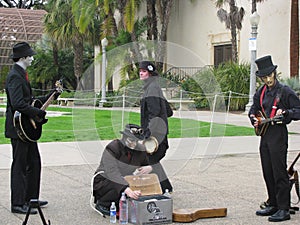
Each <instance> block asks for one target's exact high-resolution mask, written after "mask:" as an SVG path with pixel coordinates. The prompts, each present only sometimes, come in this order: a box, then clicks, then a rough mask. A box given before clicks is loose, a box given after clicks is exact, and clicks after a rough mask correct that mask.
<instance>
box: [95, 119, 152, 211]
mask: <svg viewBox="0 0 300 225" xmlns="http://www.w3.org/2000/svg"><path fill="white" fill-rule="evenodd" d="M121 133H122V134H123V135H122V138H121V139H115V140H113V141H111V142H110V143H109V144H108V145H107V146H106V147H105V149H104V152H103V155H102V158H101V162H100V165H99V167H98V168H97V170H96V172H95V176H94V182H93V195H94V202H95V203H96V206H95V207H96V209H97V210H98V211H100V212H101V213H102V214H104V215H109V207H110V205H111V202H115V203H116V207H117V211H118V208H119V199H120V197H121V194H122V192H125V194H126V195H127V196H128V197H130V198H133V199H137V198H138V197H139V196H140V195H141V192H140V191H133V190H131V189H130V188H129V185H128V183H127V181H126V180H125V179H124V176H126V175H132V174H133V173H134V172H135V171H138V174H148V173H150V172H151V171H152V167H151V166H149V161H148V157H147V154H146V149H145V147H144V145H142V144H140V143H138V141H139V140H143V139H144V137H143V135H142V130H141V128H140V127H139V126H137V125H133V124H128V125H126V127H125V129H124V131H121ZM138 174H135V175H138Z"/></svg>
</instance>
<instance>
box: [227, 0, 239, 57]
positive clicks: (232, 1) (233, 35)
mask: <svg viewBox="0 0 300 225" xmlns="http://www.w3.org/2000/svg"><path fill="white" fill-rule="evenodd" d="M229 5H230V23H231V28H230V30H231V44H232V61H233V62H237V61H238V57H237V43H236V21H235V20H234V14H235V13H237V12H235V11H236V10H237V7H236V6H235V0H230V3H229Z"/></svg>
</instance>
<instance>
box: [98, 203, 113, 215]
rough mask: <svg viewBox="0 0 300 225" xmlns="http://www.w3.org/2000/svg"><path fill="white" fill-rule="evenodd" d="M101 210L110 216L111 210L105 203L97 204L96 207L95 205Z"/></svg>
mask: <svg viewBox="0 0 300 225" xmlns="http://www.w3.org/2000/svg"><path fill="white" fill-rule="evenodd" d="M95 208H96V209H97V210H98V211H99V212H101V213H102V214H103V215H106V216H109V215H110V211H109V208H107V207H105V206H103V205H100V204H99V203H97V204H96V207H95Z"/></svg>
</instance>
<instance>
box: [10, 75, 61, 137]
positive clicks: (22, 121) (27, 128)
mask: <svg viewBox="0 0 300 225" xmlns="http://www.w3.org/2000/svg"><path fill="white" fill-rule="evenodd" d="M55 86H56V89H55V90H54V92H53V93H52V94H51V95H50V97H49V98H48V99H47V101H46V102H45V103H44V104H43V103H42V102H41V101H40V100H39V99H35V100H34V101H33V102H32V104H31V105H32V106H33V107H36V108H39V109H42V110H46V108H47V107H48V106H49V105H50V103H51V102H52V100H53V99H54V96H55V94H57V93H59V94H60V93H62V91H63V89H62V81H61V80H59V81H56V83H55ZM46 122H47V119H45V118H39V117H35V118H32V117H29V116H27V115H25V114H22V113H20V112H18V111H16V112H15V114H14V118H13V124H14V127H15V129H16V131H17V134H18V136H19V138H20V139H21V140H22V141H24V142H36V141H37V140H38V139H40V137H41V135H42V125H43V124H45V123H46Z"/></svg>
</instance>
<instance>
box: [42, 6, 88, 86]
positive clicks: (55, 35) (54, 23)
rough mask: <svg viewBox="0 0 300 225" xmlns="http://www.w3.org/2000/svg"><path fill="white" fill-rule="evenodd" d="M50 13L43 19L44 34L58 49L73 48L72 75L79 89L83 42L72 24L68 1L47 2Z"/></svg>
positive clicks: (82, 37)
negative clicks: (55, 43)
mask: <svg viewBox="0 0 300 225" xmlns="http://www.w3.org/2000/svg"><path fill="white" fill-rule="evenodd" d="M49 6H50V7H51V12H49V13H48V14H46V16H45V19H44V25H45V32H46V33H47V34H48V35H49V36H50V37H51V38H52V39H53V40H55V41H56V42H57V44H58V46H59V47H62V48H65V47H73V52H74V75H75V77H76V80H77V88H78V89H80V88H81V83H80V77H81V75H82V73H83V57H82V56H83V40H84V35H83V34H81V33H80V32H79V29H78V28H77V27H76V25H75V22H74V16H73V14H72V10H71V1H70V0H51V1H49Z"/></svg>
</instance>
